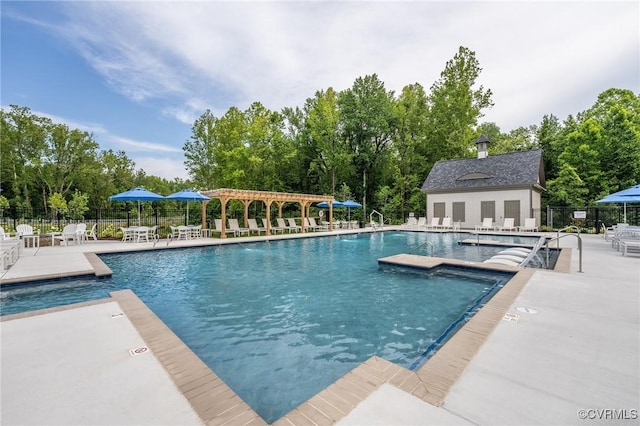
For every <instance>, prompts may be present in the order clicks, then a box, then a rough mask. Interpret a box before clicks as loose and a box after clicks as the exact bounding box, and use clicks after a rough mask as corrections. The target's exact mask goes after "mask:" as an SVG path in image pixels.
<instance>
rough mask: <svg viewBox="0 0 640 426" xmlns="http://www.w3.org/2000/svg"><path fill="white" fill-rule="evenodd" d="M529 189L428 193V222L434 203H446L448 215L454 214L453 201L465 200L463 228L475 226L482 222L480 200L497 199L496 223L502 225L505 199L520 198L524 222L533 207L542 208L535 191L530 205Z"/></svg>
mask: <svg viewBox="0 0 640 426" xmlns="http://www.w3.org/2000/svg"><path fill="white" fill-rule="evenodd" d="M529 191H530V190H529V189H528V188H527V189H511V190H505V191H482V192H455V193H451V194H427V217H428V219H427V222H429V221H431V218H432V217H433V203H438V202H441V203H445V211H446V215H447V216H449V217H452V216H453V207H452V205H453V204H452V203H454V202H459V201H464V203H465V222H463V223H462V227H463V228H475V226H476V225H479V224H481V223H482V218H481V217H480V202H481V201H495V203H496V217H495V220H496V224H497V225H502V223H503V221H504V202H505V200H520V224H524V219H525V218H527V217H530V213H531V208H532V207H533V208H538V209H539V208H540V194H539V193H538V192H536V191H533V203H532V204H533V206H531V205H530V203H529V202H530V198H529Z"/></svg>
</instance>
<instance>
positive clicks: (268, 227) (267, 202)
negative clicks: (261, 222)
mask: <svg viewBox="0 0 640 426" xmlns="http://www.w3.org/2000/svg"><path fill="white" fill-rule="evenodd" d="M264 203H265V204H266V205H267V235H271V203H273V200H266V201H265V202H264Z"/></svg>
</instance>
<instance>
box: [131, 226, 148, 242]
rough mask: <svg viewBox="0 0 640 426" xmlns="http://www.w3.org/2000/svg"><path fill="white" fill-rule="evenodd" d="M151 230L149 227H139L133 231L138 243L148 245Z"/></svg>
mask: <svg viewBox="0 0 640 426" xmlns="http://www.w3.org/2000/svg"><path fill="white" fill-rule="evenodd" d="M150 230H151V228H149V227H148V226H138V227H137V228H135V229H134V230H133V234H134V238H135V241H136V243H141V242H146V243H148V242H149V231H150Z"/></svg>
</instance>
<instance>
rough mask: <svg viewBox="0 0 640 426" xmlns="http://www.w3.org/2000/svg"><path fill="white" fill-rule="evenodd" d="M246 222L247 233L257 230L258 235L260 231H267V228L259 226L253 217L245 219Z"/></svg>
mask: <svg viewBox="0 0 640 426" xmlns="http://www.w3.org/2000/svg"><path fill="white" fill-rule="evenodd" d="M247 223H248V224H249V233H252V232H257V233H258V235H260V233H261V232H264V233H265V234H266V233H267V228H261V227H259V226H258V222H256V220H255V219H247Z"/></svg>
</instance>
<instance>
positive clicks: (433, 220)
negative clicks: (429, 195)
mask: <svg viewBox="0 0 640 426" xmlns="http://www.w3.org/2000/svg"><path fill="white" fill-rule="evenodd" d="M438 226H440V218H439V217H432V218H431V223H430V224H429V225H427V226H425V228H426V229H438Z"/></svg>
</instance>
